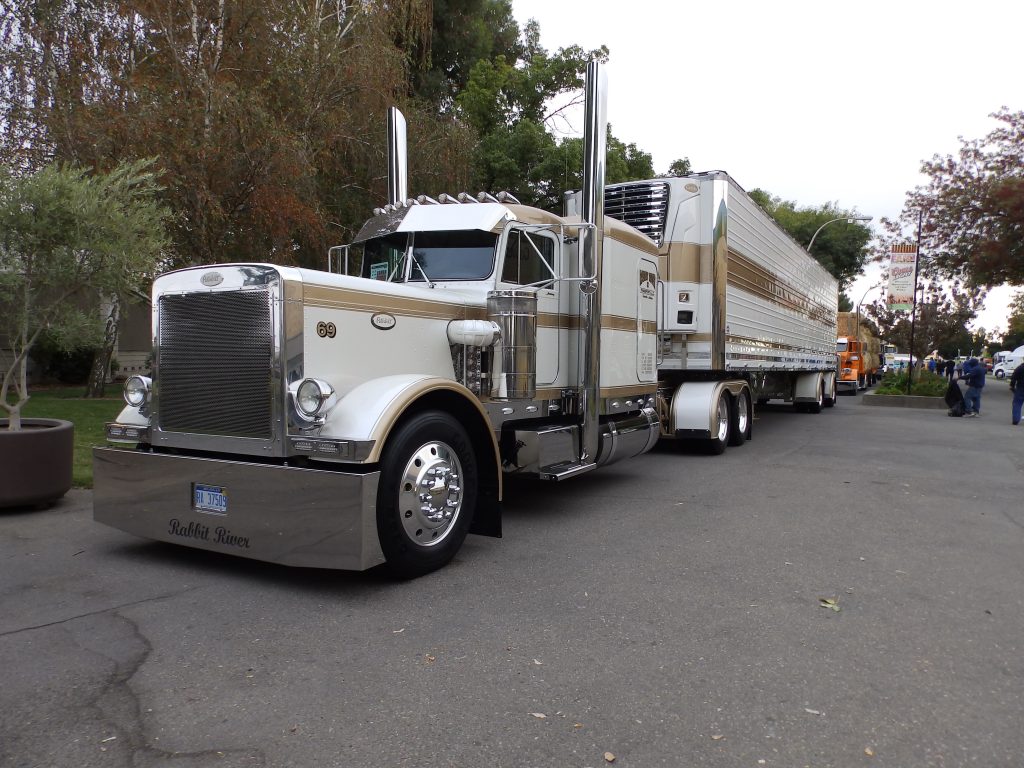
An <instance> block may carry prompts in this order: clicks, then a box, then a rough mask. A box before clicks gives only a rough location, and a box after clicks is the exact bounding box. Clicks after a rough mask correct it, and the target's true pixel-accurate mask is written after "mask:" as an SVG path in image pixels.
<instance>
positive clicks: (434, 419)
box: [377, 411, 477, 578]
mask: <svg viewBox="0 0 1024 768" xmlns="http://www.w3.org/2000/svg"><path fill="white" fill-rule="evenodd" d="M476 496H477V467H476V458H475V455H474V452H473V444H472V442H471V441H470V439H469V435H468V434H466V430H465V429H463V427H462V425H461V424H459V422H457V421H456V420H455V419H453V418H452V417H451V416H450V415H448V414H447V413H443V412H441V411H424V412H422V413H418V414H416V415H415V416H413V417H412V418H411V419H409V420H408V421H406V422H405V423H404V424H402V425H401V426H400V427H399V428H398V429H397V430H396V432H395V433H394V434H393V435H392V436H391V437H390V438H389V439H388V443H387V445H386V446H385V447H384V453H383V455H382V457H381V473H380V485H379V486H378V489H377V534H378V536H379V537H380V546H381V549H382V550H383V551H384V557H385V559H386V561H387V564H386V567H387V569H388V570H389V571H390V572H391V573H393V574H394V575H396V576H399V577H401V578H414V577H416V576H421V575H423V574H425V573H429V572H430V571H433V570H436V569H438V568H440V567H441V566H443V565H445V564H446V563H447V562H448V561H449V560H451V559H452V558H453V557H454V556H455V553H456V552H458V550H459V547H461V546H462V542H463V541H464V540H465V538H466V534H467V533H468V532H469V528H470V525H471V524H472V522H473V513H474V512H475V511H476Z"/></svg>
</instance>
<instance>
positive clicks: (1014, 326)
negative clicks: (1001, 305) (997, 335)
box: [1002, 292, 1024, 349]
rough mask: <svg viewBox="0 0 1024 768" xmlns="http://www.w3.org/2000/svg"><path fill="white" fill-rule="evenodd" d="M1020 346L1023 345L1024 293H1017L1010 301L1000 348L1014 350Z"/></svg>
mask: <svg viewBox="0 0 1024 768" xmlns="http://www.w3.org/2000/svg"><path fill="white" fill-rule="evenodd" d="M1022 344H1024V292H1018V293H1017V294H1016V295H1015V296H1014V297H1013V299H1012V300H1011V301H1010V316H1009V318H1007V328H1006V333H1004V334H1003V340H1002V348H1003V349H1016V348H1017V347H1019V346H1021V345H1022Z"/></svg>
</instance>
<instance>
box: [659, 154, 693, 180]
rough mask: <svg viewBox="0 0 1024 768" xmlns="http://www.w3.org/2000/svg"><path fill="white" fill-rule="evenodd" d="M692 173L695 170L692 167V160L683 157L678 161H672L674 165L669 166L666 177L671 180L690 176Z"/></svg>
mask: <svg viewBox="0 0 1024 768" xmlns="http://www.w3.org/2000/svg"><path fill="white" fill-rule="evenodd" d="M692 172H693V169H692V167H691V166H690V158H688V157H683V158H680V159H678V160H673V161H672V164H671V165H669V167H668V171H667V172H666V173H665V176H666V177H669V178H672V177H679V176H689V175H690V174H691V173H692Z"/></svg>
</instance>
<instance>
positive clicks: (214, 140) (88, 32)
mask: <svg viewBox="0 0 1024 768" xmlns="http://www.w3.org/2000/svg"><path fill="white" fill-rule="evenodd" d="M0 8H2V9H3V14H2V22H0V69H2V71H3V72H4V74H5V75H7V77H5V78H4V79H3V81H2V83H0V96H2V98H0V122H2V123H3V125H4V127H5V131H4V132H3V137H2V139H0V153H2V154H3V156H4V159H6V160H7V161H8V162H10V163H11V165H13V166H15V167H19V168H23V169H29V170H31V169H36V168H39V167H41V166H42V165H43V164H45V163H47V162H50V161H52V160H61V161H66V162H73V163H76V164H78V165H81V166H84V167H89V168H94V169H98V170H104V169H109V168H111V167H113V166H114V165H116V164H117V163H118V162H120V161H122V160H133V159H137V158H139V157H144V156H152V155H156V156H157V157H158V163H159V167H160V171H161V184H162V187H163V191H162V193H161V194H162V197H163V199H164V200H165V202H166V203H167V204H168V205H169V207H170V208H171V209H172V210H173V212H174V214H175V216H174V217H173V219H172V227H171V235H172V237H173V239H174V242H175V248H174V249H173V253H174V256H175V259H176V263H177V264H190V263H206V262H212V261H251V260H254V259H257V260H260V261H272V262H278V263H288V264H295V263H297V264H302V265H305V266H314V265H315V266H322V265H323V263H324V254H325V252H326V248H327V246H328V245H330V244H335V243H337V242H339V241H342V240H344V239H346V238H347V237H349V236H351V234H352V233H353V232H354V231H355V230H356V229H357V228H358V226H359V225H360V224H361V223H362V221H363V220H364V219H365V218H366V217H367V216H368V215H369V212H370V210H371V209H372V207H373V206H374V205H377V204H380V203H381V202H383V201H384V200H385V199H386V182H385V174H384V172H383V170H382V169H384V168H386V163H385V161H384V152H385V149H384V131H383V129H382V126H383V125H384V117H385V113H386V109H387V107H389V106H392V105H398V106H400V107H401V108H403V110H404V111H405V112H406V114H407V117H408V118H409V123H410V138H411V139H412V142H413V143H414V145H416V144H420V145H421V147H422V151H414V153H413V158H415V160H414V164H413V166H412V168H411V169H410V170H411V175H412V177H413V179H429V180H433V181H434V182H435V183H437V184H438V185H439V186H441V185H443V184H446V183H447V184H451V185H452V186H454V185H457V184H458V183H459V182H461V181H462V180H464V179H467V178H468V177H469V164H470V160H469V156H470V150H469V148H470V146H471V144H472V134H471V132H470V131H468V130H467V129H466V128H465V127H463V126H461V125H460V124H458V123H457V122H456V121H455V120H454V119H453V118H452V117H451V116H450V115H439V114H438V111H437V109H436V108H435V107H434V106H433V105H431V104H429V103H427V102H424V101H423V100H421V99H415V98H413V97H411V96H410V92H411V87H410V83H411V82H412V78H413V76H414V74H415V73H416V72H419V71H420V69H421V68H422V67H423V66H426V65H425V63H424V61H423V56H424V51H426V52H429V39H430V35H431V31H432V27H431V22H432V4H431V0H405V1H404V2H401V3H391V2H384V0H367V2H360V3H351V2H347V0H301V1H300V2H296V1H295V0H232V1H231V2H228V1H227V0H197V1H196V2H190V3H166V2H162V0H127V1H126V2H125V1H122V0H52V1H50V2H46V3H19V2H15V0H0ZM415 149H420V147H415Z"/></svg>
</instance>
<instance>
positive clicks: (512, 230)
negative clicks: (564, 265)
mask: <svg viewBox="0 0 1024 768" xmlns="http://www.w3.org/2000/svg"><path fill="white" fill-rule="evenodd" d="M503 238H504V239H503V241H502V254H503V255H502V263H501V271H500V272H499V276H498V281H497V287H498V289H499V290H508V289H514V288H523V287H535V288H536V289H537V386H538V387H545V386H548V387H550V386H555V385H559V386H560V385H561V380H562V379H564V378H565V373H564V372H565V370H566V361H565V359H564V358H565V356H566V351H567V348H568V343H567V342H568V323H567V313H566V309H567V308H566V307H563V306H562V300H563V298H564V297H563V296H562V293H563V292H562V290H561V284H560V283H559V282H558V281H557V279H556V277H557V275H558V274H559V270H560V268H561V264H560V263H559V260H560V257H561V248H560V247H559V238H558V236H557V235H555V234H554V233H553V232H551V231H550V230H547V229H543V228H538V227H536V226H533V227H531V226H529V225H523V226H518V225H513V226H510V227H508V228H507V229H506V230H505V234H504V236H503ZM560 373H561V374H562V375H561V377H560V376H559V374H560Z"/></svg>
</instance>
